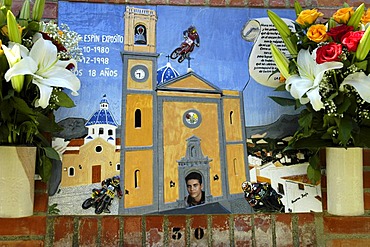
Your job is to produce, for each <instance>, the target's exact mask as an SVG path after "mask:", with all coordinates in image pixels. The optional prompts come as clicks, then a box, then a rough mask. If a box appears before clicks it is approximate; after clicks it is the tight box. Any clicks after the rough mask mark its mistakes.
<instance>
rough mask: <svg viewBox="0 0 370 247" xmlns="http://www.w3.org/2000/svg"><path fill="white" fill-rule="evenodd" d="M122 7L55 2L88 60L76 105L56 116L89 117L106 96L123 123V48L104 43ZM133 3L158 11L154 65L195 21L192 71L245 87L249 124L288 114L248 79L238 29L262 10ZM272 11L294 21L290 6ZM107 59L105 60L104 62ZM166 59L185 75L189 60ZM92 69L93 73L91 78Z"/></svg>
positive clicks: (225, 85)
mask: <svg viewBox="0 0 370 247" xmlns="http://www.w3.org/2000/svg"><path fill="white" fill-rule="evenodd" d="M125 7H126V5H117V4H93V3H81V2H63V1H60V2H59V10H58V11H59V12H58V13H59V14H58V21H59V24H61V23H65V24H67V25H68V26H69V27H70V29H71V30H73V31H76V32H78V33H79V34H81V36H82V38H83V40H82V41H81V43H80V46H81V47H84V50H85V52H84V56H85V57H86V58H85V62H84V63H79V69H80V70H81V71H82V76H81V77H80V79H81V89H80V91H79V93H80V95H79V96H77V97H73V98H72V99H73V100H74V101H75V103H76V105H77V106H76V107H75V108H72V109H61V110H59V111H58V112H57V114H56V117H57V120H62V119H64V118H67V117H83V118H85V119H88V118H89V117H90V115H91V114H93V113H94V111H95V110H97V109H99V102H100V99H101V98H102V96H103V94H106V95H107V98H108V100H109V101H110V110H111V111H112V113H113V114H114V116H115V117H116V120H117V122H119V123H120V122H121V121H120V118H121V111H120V108H121V90H122V86H121V84H122V73H123V71H122V60H121V55H120V53H121V52H122V51H123V43H121V42H108V41H109V39H108V38H107V37H123V34H124V30H123V29H124V19H123V15H124V11H125ZM136 7H139V8H149V9H154V10H156V12H157V17H158V21H157V53H159V54H160V56H159V58H158V68H160V67H162V66H164V65H165V64H166V63H167V60H168V58H167V57H166V56H167V55H169V54H170V53H171V52H172V50H173V49H174V48H176V47H177V46H178V45H179V44H180V43H181V41H182V32H183V31H184V30H185V29H186V28H187V27H189V26H190V25H194V26H196V28H197V30H198V33H199V35H200V47H199V48H196V49H195V51H194V52H193V53H192V57H193V58H194V59H193V60H191V67H192V69H193V70H194V72H195V73H197V74H198V75H200V76H201V77H203V78H204V79H206V80H207V81H209V82H211V83H213V84H214V85H216V86H218V87H219V88H221V89H233V90H239V91H243V95H244V105H245V115H246V125H247V126H259V125H265V124H269V123H271V122H274V121H275V120H277V118H278V117H279V116H280V115H281V114H283V113H288V114H289V113H292V111H291V110H288V109H285V108H282V107H279V106H277V105H276V103H274V102H273V101H272V100H271V99H269V98H268V96H270V95H273V94H276V93H274V92H273V89H272V88H269V87H266V86H262V85H260V84H258V83H256V82H255V81H254V80H253V79H251V78H250V77H249V73H248V59H249V53H250V51H251V49H252V46H253V43H251V42H247V41H245V40H243V39H242V37H241V31H242V29H243V26H244V25H245V24H246V23H247V22H248V21H249V20H251V19H255V18H261V17H266V16H267V15H266V9H255V8H253V9H250V8H213V7H173V6H136ZM274 11H275V12H276V13H277V14H279V15H280V16H281V17H285V18H291V19H292V18H294V15H295V13H294V10H288V9H280V10H274ZM81 13H83V15H82V14H81ZM94 47H95V48H94ZM96 47H100V48H96ZM107 47H108V48H107ZM107 49H109V52H108V53H102V52H107ZM106 58H109V63H108V64H107V63H106V61H107V60H106ZM87 59H88V60H89V61H87ZM87 62H89V63H87ZM170 62H171V65H172V67H173V68H175V69H176V70H177V71H178V72H179V73H180V74H185V73H186V70H187V66H188V64H187V61H184V62H183V63H181V64H179V63H178V62H177V61H176V60H170ZM107 69H109V71H110V75H113V76H107V75H106V74H104V73H102V72H101V71H108V70H107ZM94 71H95V74H96V76H92V75H93V74H94ZM277 95H279V94H277ZM280 95H281V94H280Z"/></svg>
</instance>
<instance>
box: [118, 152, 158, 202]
mask: <svg viewBox="0 0 370 247" xmlns="http://www.w3.org/2000/svg"><path fill="white" fill-rule="evenodd" d="M124 169H125V178H124V184H125V189H126V190H127V191H128V194H125V205H124V206H125V208H131V207H138V206H146V205H151V204H153V151H152V150H137V151H127V152H126V155H125V168H124ZM137 171H138V172H137ZM135 176H136V179H135ZM135 180H136V181H135Z"/></svg>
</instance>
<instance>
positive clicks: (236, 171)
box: [233, 158, 238, 176]
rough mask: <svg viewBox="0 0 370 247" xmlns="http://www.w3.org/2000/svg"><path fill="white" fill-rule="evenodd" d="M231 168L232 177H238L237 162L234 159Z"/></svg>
mask: <svg viewBox="0 0 370 247" xmlns="http://www.w3.org/2000/svg"><path fill="white" fill-rule="evenodd" d="M233 166H234V175H235V176H238V169H237V167H238V160H237V159H236V158H235V159H234V160H233Z"/></svg>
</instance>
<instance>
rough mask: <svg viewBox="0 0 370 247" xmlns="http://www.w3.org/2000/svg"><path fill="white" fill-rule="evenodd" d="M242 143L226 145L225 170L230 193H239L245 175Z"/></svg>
mask: <svg viewBox="0 0 370 247" xmlns="http://www.w3.org/2000/svg"><path fill="white" fill-rule="evenodd" d="M243 150H244V147H243V144H229V145H227V146H226V160H227V172H228V176H227V177H228V179H229V191H230V194H238V193H241V192H242V190H241V184H242V183H243V182H244V181H245V180H246V178H247V175H246V172H245V166H244V162H245V160H244V152H243Z"/></svg>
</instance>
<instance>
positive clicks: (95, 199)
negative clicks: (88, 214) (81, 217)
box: [82, 189, 105, 209]
mask: <svg viewBox="0 0 370 247" xmlns="http://www.w3.org/2000/svg"><path fill="white" fill-rule="evenodd" d="M104 194H105V191H104V189H102V190H98V189H93V190H92V194H91V197H90V198H87V199H86V200H85V201H84V202H83V203H82V208H83V209H88V208H90V207H94V208H95V207H96V205H98V204H99V202H100V200H101V199H102V197H103V195H104Z"/></svg>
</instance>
